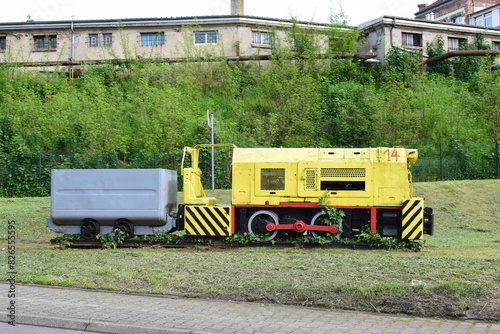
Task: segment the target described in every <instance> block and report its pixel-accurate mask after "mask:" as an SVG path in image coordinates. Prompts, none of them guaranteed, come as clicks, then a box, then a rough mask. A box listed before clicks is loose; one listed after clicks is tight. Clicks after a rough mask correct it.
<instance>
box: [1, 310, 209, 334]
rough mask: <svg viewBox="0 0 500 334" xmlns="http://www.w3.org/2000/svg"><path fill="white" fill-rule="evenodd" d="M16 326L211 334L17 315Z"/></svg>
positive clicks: (133, 333) (116, 332)
mask: <svg viewBox="0 0 500 334" xmlns="http://www.w3.org/2000/svg"><path fill="white" fill-rule="evenodd" d="M6 317H7V313H3V312H1V313H0V318H1V319H5V318H6ZM2 322H3V321H2ZM16 324H19V325H29V326H39V327H52V328H61V329H70V330H77V331H82V332H95V333H109V334H137V333H141V334H213V333H209V332H199V331H197V332H196V331H191V330H180V329H167V328H154V327H138V326H132V325H121V324H116V323H112V322H105V321H90V320H89V321H88V324H86V323H85V322H84V321H83V320H81V319H69V318H58V317H47V316H39V315H31V314H30V315H26V314H19V315H17V316H16Z"/></svg>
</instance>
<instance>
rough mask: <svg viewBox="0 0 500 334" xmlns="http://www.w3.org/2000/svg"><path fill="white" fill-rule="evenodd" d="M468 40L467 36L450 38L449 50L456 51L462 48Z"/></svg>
mask: <svg viewBox="0 0 500 334" xmlns="http://www.w3.org/2000/svg"><path fill="white" fill-rule="evenodd" d="M466 41H467V40H466V39H465V38H454V37H449V38H448V50H451V51H455V50H460V46H461V45H462V44H464V43H465V42H466Z"/></svg>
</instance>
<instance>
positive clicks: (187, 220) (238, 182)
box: [47, 144, 433, 241]
mask: <svg viewBox="0 0 500 334" xmlns="http://www.w3.org/2000/svg"><path fill="white" fill-rule="evenodd" d="M213 146H216V147H221V146H231V145H224V144H216V145H210V144H207V145H197V146H195V147H185V148H184V155H183V158H182V166H181V171H182V179H183V197H184V200H183V202H184V203H183V204H182V205H177V196H176V193H177V173H176V172H175V171H172V170H165V169H143V170H53V171H52V185H51V217H50V218H48V219H47V226H48V227H49V228H50V229H52V230H53V231H56V232H60V233H67V234H80V235H81V236H82V237H83V238H84V239H92V238H94V237H95V236H96V235H97V234H99V233H101V234H104V233H109V232H112V231H113V229H114V228H118V229H120V230H122V231H124V232H126V233H127V234H128V235H129V236H132V235H133V234H137V235H147V234H158V233H168V232H172V231H175V230H184V233H185V234H186V235H190V236H200V237H203V236H207V237H227V236H231V235H233V234H235V233H245V232H248V233H251V234H253V235H255V236H256V238H257V239H260V240H264V241H268V240H271V239H273V238H275V237H276V236H277V235H278V234H279V233H283V234H287V235H295V236H305V235H308V234H311V235H312V236H323V237H325V238H327V239H328V238H332V237H334V236H339V237H352V236H355V235H356V234H359V233H361V232H362V231H363V230H365V229H366V228H369V229H371V231H373V232H378V233H379V234H380V235H381V236H391V237H401V238H402V239H405V240H421V239H422V238H423V234H424V233H425V234H432V233H433V212H432V209H431V208H426V207H425V206H424V199H423V198H414V197H412V181H411V173H410V170H409V167H410V165H411V164H413V163H415V162H416V161H417V160H418V152H417V150H414V149H405V148H388V147H379V148H361V149H353V148H238V147H233V151H232V165H231V180H232V181H231V182H232V203H231V205H218V204H217V201H216V199H215V198H213V197H208V196H207V195H206V193H205V191H204V189H203V186H202V182H201V181H202V179H201V174H202V172H201V170H200V168H199V156H200V149H201V148H206V147H213ZM188 160H190V163H189V165H190V166H187V165H188ZM325 207H327V208H335V209H336V210H341V212H342V214H343V218H342V220H341V221H340V222H338V223H336V224H332V223H331V222H329V221H328V220H327V219H325V211H324V208H325Z"/></svg>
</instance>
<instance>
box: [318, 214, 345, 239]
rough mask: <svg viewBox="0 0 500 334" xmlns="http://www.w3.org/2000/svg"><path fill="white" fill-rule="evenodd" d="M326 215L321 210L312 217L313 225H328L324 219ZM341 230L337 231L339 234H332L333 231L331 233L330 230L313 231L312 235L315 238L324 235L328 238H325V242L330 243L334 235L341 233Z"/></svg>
mask: <svg viewBox="0 0 500 334" xmlns="http://www.w3.org/2000/svg"><path fill="white" fill-rule="evenodd" d="M325 216H326V215H325V214H324V213H323V212H321V211H318V212H317V213H316V214H315V215H314V217H312V219H311V225H316V226H327V224H326V223H325V222H324V221H323V218H324V217H325ZM340 233H341V232H340V231H339V232H338V233H337V234H332V233H329V232H323V231H311V235H312V236H313V237H314V238H317V237H324V238H326V240H325V243H330V242H333V237H334V236H335V235H340Z"/></svg>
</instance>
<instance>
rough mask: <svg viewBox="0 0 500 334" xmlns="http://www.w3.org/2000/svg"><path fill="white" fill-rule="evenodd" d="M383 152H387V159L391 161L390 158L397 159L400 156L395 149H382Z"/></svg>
mask: <svg viewBox="0 0 500 334" xmlns="http://www.w3.org/2000/svg"><path fill="white" fill-rule="evenodd" d="M384 153H387V161H391V158H395V159H394V160H395V161H398V158H399V157H400V155H399V152H398V150H397V149H395V148H394V149H392V150H390V149H387V150H385V151H384Z"/></svg>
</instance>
